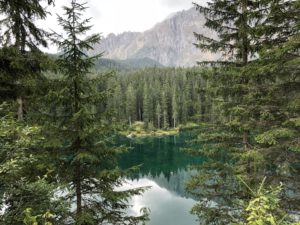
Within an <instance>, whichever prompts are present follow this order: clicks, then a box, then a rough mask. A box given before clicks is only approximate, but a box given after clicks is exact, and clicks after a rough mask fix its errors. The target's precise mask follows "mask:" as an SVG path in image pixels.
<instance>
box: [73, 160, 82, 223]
mask: <svg viewBox="0 0 300 225" xmlns="http://www.w3.org/2000/svg"><path fill="white" fill-rule="evenodd" d="M75 170H76V174H75V185H76V206H77V211H76V214H77V218H78V217H80V215H81V212H82V195H81V165H80V162H78V163H77V165H76V169H75Z"/></svg>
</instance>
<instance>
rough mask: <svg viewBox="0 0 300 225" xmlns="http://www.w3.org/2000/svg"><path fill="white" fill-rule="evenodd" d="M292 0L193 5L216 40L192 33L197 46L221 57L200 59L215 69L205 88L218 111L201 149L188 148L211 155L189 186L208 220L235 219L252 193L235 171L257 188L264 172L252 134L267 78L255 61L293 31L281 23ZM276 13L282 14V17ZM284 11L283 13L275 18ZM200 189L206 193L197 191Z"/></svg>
mask: <svg viewBox="0 0 300 225" xmlns="http://www.w3.org/2000/svg"><path fill="white" fill-rule="evenodd" d="M291 2H292V1H249V0H241V1H231V0H228V1H219V0H214V1H211V2H209V3H208V6H207V7H203V6H200V5H197V4H196V7H197V9H198V10H199V11H200V12H201V13H204V15H205V17H206V20H207V21H206V24H205V26H207V27H208V28H210V29H212V30H214V31H215V32H216V33H217V34H218V39H212V38H210V37H206V36H205V35H201V34H195V36H196V39H197V41H198V42H197V44H196V46H197V47H199V48H201V49H203V50H208V51H211V52H221V53H223V61H205V62H200V64H202V65H212V66H214V67H215V68H214V71H213V74H212V76H210V78H209V79H210V80H209V83H210V88H211V89H210V90H208V92H210V93H212V94H213V95H212V97H213V98H214V99H213V102H215V103H218V105H216V107H215V108H221V110H220V111H219V115H218V118H217V120H216V121H215V123H213V124H209V125H207V126H206V129H205V132H204V131H203V133H201V134H200V135H199V137H198V142H199V144H200V145H201V146H202V147H201V149H200V150H199V152H195V151H191V152H192V153H193V154H200V155H204V156H205V157H208V159H209V160H208V161H207V162H206V163H204V164H203V165H202V166H201V167H200V170H201V172H200V173H201V174H200V173H199V176H195V177H194V178H193V179H192V180H191V182H190V184H189V186H188V188H189V190H191V191H192V192H193V193H194V194H195V195H196V196H199V198H202V197H204V198H206V199H207V201H202V202H199V204H197V205H196V206H195V207H194V209H193V213H195V214H197V215H198V216H199V217H200V218H201V219H202V220H203V221H204V223H206V224H209V223H210V222H212V221H213V220H216V216H217V217H218V219H217V221H218V224H228V223H231V222H237V221H239V220H240V215H239V214H238V213H237V214H234V213H233V212H234V211H235V210H237V211H238V210H242V209H241V205H240V203H241V201H243V200H247V199H248V198H249V197H250V196H248V195H247V191H245V190H244V187H243V186H241V185H240V184H239V180H238V179H237V176H236V175H237V174H242V175H243V176H244V179H246V180H247V183H249V184H250V185H254V186H255V185H256V184H257V179H259V178H260V177H261V175H262V174H263V173H265V172H266V171H267V170H268V166H266V164H267V163H266V162H267V160H266V159H265V158H264V157H266V155H265V154H264V153H262V151H260V150H261V149H260V150H259V149H258V148H256V146H255V145H256V144H257V143H256V141H255V140H253V138H250V137H251V135H253V134H254V133H256V132H258V124H257V123H256V122H258V121H259V120H260V119H259V118H260V116H262V110H263V108H265V107H266V105H265V104H266V102H264V101H262V99H263V98H262V96H263V95H264V94H265V93H264V90H266V89H263V88H262V85H261V84H262V83H264V82H265V81H266V80H264V78H263V76H262V75H260V76H257V75H255V74H257V73H256V71H255V70H257V69H258V68H257V67H256V66H255V64H256V63H257V62H258V61H259V56H260V54H261V53H260V52H261V51H262V50H263V49H264V48H266V49H268V48H270V47H271V46H272V45H278V44H279V43H282V42H284V41H285V40H287V39H288V37H289V35H291V33H292V32H291V30H292V29H291V28H290V27H289V28H287V27H285V25H286V24H288V22H287V21H288V20H289V21H290V22H291V18H290V16H288V15H287V13H286V11H287V9H288V8H289V7H290V4H291ZM275 12H277V13H279V12H281V13H280V16H279V17H278V16H276V13H275ZM283 14H285V15H286V17H284V18H285V19H283V20H282V22H279V21H280V20H278V19H279V18H280V17H281V16H282V15H283ZM293 14H294V13H292V14H291V15H293ZM276 18H277V19H276ZM292 20H293V19H292ZM278 22H279V23H280V25H279V23H278ZM268 82H269V84H272V82H270V80H269V81H268ZM268 82H266V84H267V83H268ZM271 104H273V103H271ZM225 150H226V151H225ZM268 160H269V159H268ZM233 162H234V163H233ZM269 166H270V165H269ZM269 168H270V167H269ZM199 189H207V190H209V191H205V192H204V193H199V192H197V191H195V190H199ZM216 196H218V200H219V201H218V202H217V206H216V207H210V206H209V203H208V202H209V201H210V200H214V201H215V199H216ZM228 207H230V208H231V209H232V212H229V211H228ZM232 213H233V214H232ZM228 214H230V215H228ZM212 215H213V216H212ZM203 217H204V218H205V219H203Z"/></svg>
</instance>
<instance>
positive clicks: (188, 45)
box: [94, 8, 219, 67]
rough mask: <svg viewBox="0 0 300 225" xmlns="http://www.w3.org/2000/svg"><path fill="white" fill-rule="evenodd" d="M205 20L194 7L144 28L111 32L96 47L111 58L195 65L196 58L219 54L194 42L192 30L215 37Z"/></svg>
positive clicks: (172, 64)
mask: <svg viewBox="0 0 300 225" xmlns="http://www.w3.org/2000/svg"><path fill="white" fill-rule="evenodd" d="M204 23H205V18H204V16H203V15H201V14H200V13H199V12H198V11H196V9H195V8H191V9H189V10H184V11H181V12H178V13H175V14H174V15H172V16H169V17H167V18H166V19H165V20H164V21H162V22H161V23H158V24H156V25H155V26H154V27H153V28H151V29H150V30H147V31H145V32H125V33H122V34H120V35H115V34H109V35H108V36H107V37H106V38H104V39H103V40H102V42H101V43H100V45H97V46H95V49H94V51H96V52H99V51H104V52H105V54H104V57H105V58H108V59H119V60H126V59H138V58H149V59H152V60H154V61H157V62H159V63H160V64H162V65H164V66H186V67H187V66H193V65H195V64H196V61H202V60H211V59H216V58H218V57H219V56H218V55H216V54H211V53H209V52H201V51H200V50H199V49H197V48H196V47H195V46H194V45H193V43H194V42H195V38H194V35H193V32H197V33H202V34H205V35H209V36H211V37H216V35H215V34H214V33H213V32H212V31H210V30H208V29H207V28H205V27H204V26H203V25H204Z"/></svg>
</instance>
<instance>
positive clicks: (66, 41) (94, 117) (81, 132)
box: [47, 0, 144, 225]
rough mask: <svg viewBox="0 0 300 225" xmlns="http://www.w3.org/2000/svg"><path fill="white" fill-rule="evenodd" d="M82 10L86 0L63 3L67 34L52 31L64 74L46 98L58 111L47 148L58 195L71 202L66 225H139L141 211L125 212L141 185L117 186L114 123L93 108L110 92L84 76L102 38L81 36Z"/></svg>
mask: <svg viewBox="0 0 300 225" xmlns="http://www.w3.org/2000/svg"><path fill="white" fill-rule="evenodd" d="M86 8H87V7H86V3H80V2H79V1H76V0H72V2H71V6H70V7H67V6H65V7H64V12H65V14H64V17H62V16H59V17H58V22H59V24H60V25H61V27H62V28H63V30H64V32H65V35H66V36H62V35H59V34H54V35H53V37H54V41H55V43H56V44H57V45H58V47H59V49H60V51H61V52H62V54H61V55H60V57H59V60H58V61H57V63H58V65H59V69H60V72H61V73H62V75H63V78H62V79H61V80H56V82H57V83H61V84H62V85H60V86H61V87H62V88H61V89H60V90H58V92H57V91H55V90H53V91H52V92H50V94H49V96H48V98H49V99H52V104H53V105H54V107H56V108H58V109H59V108H60V109H61V110H62V113H61V115H58V116H57V117H56V118H54V121H53V122H52V123H50V124H49V125H50V126H51V127H52V128H51V127H50V128H49V130H50V129H51V130H52V131H53V133H52V134H53V135H50V134H51V133H50V134H49V132H47V133H48V135H49V149H53V150H52V151H54V152H55V154H53V155H54V158H53V160H55V162H57V163H56V170H55V171H56V173H57V174H58V182H59V183H62V184H63V185H62V186H61V190H62V191H63V192H65V191H66V194H65V195H64V194H63V196H62V197H63V198H64V199H65V200H66V201H67V202H68V203H69V204H70V208H69V213H70V218H69V219H68V220H66V221H65V223H66V224H81V225H87V224H107V223H108V224H138V223H139V221H140V220H142V219H144V215H142V216H137V217H135V216H129V215H127V214H126V209H127V208H128V207H129V205H128V204H127V201H128V198H129V197H131V196H132V195H134V194H140V193H141V191H142V190H143V189H140V188H138V189H130V190H124V191H121V190H120V191H117V190H116V188H117V187H119V186H121V185H122V182H123V179H122V176H123V175H125V174H124V172H123V171H121V170H119V169H118V168H117V167H116V164H115V163H116V155H117V154H118V153H120V152H122V151H121V149H119V148H117V147H113V145H112V143H111V140H112V137H113V136H112V135H113V132H112V124H110V123H109V122H108V121H107V120H106V118H105V116H104V115H103V113H101V112H97V111H95V110H93V109H94V108H95V106H96V104H99V103H103V102H105V101H106V99H107V97H108V96H109V95H110V93H109V92H108V91H107V90H106V89H104V90H102V91H99V90H97V88H96V87H95V84H97V81H99V80H100V81H101V80H102V79H101V77H100V78H97V77H94V78H91V77H89V76H88V74H89V73H90V69H91V67H92V66H93V65H94V60H95V59H97V58H98V57H100V56H101V54H99V55H96V56H93V57H89V56H88V55H87V54H86V52H87V51H88V50H91V49H92V48H93V47H92V46H93V45H94V44H95V43H98V42H99V40H100V36H99V35H98V34H95V35H90V36H88V37H86V36H85V35H86V34H87V32H88V31H90V29H91V26H90V25H89V23H90V19H83V18H82V17H83V15H84V12H85V10H86ZM57 86H59V85H57ZM53 97H54V98H53ZM50 141H51V142H50ZM72 207H75V211H73V210H72Z"/></svg>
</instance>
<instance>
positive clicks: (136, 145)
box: [119, 133, 203, 225]
mask: <svg viewBox="0 0 300 225" xmlns="http://www.w3.org/2000/svg"><path fill="white" fill-rule="evenodd" d="M190 138H191V137H190V134H189V133H181V134H180V135H179V136H170V137H164V138H146V139H143V140H138V141H137V140H128V139H123V140H121V143H122V144H125V145H127V146H130V147H131V148H132V149H131V151H130V152H129V153H127V154H125V155H123V156H122V157H121V158H120V161H119V162H120V165H121V167H123V168H129V167H131V166H134V165H142V166H141V167H140V170H139V172H138V173H135V174H131V175H130V177H128V183H127V184H125V185H124V187H141V186H152V188H151V189H150V190H149V191H146V193H145V194H144V195H143V196H136V197H134V198H133V199H132V205H133V208H132V213H134V214H139V210H140V209H141V207H149V208H150V210H151V214H150V217H151V221H150V222H149V225H193V224H197V223H196V218H195V217H193V216H192V215H191V214H190V213H189V211H190V210H191V208H192V206H193V205H194V204H195V201H194V200H193V199H192V198H191V196H190V195H189V194H188V193H187V192H186V191H185V182H186V181H187V180H188V179H189V178H190V177H191V175H192V174H193V173H194V172H193V171H191V170H189V169H188V166H189V165H191V164H198V163H201V162H202V161H203V159H199V158H195V157H191V156H189V155H186V154H185V153H184V152H182V151H181V148H182V147H184V145H185V141H186V140H188V139H190Z"/></svg>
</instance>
